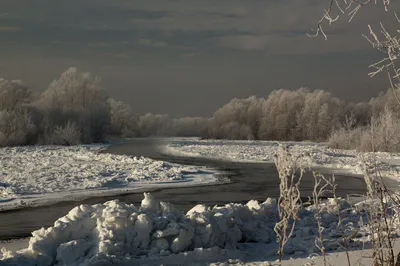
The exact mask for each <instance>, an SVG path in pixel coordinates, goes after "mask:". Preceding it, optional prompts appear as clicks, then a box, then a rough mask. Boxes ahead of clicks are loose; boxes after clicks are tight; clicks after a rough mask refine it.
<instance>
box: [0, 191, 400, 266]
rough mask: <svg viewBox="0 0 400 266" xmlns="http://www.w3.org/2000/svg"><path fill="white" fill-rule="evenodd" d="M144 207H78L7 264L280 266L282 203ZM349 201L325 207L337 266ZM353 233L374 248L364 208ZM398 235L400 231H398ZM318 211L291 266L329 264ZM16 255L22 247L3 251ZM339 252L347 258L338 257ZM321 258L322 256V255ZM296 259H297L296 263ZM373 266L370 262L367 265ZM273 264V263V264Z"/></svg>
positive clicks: (293, 247)
mask: <svg viewBox="0 0 400 266" xmlns="http://www.w3.org/2000/svg"><path fill="white" fill-rule="evenodd" d="M144 196H145V197H144V199H143V201H142V204H141V206H137V207H136V206H134V205H130V204H125V203H122V202H119V201H109V202H106V203H104V204H97V205H92V206H89V205H81V206H78V207H75V208H74V209H73V210H71V211H70V212H69V213H68V214H67V215H66V216H64V217H62V218H60V219H58V220H57V221H56V222H55V223H54V226H53V227H50V228H48V229H44V228H42V229H40V230H37V231H35V232H33V233H32V237H31V238H30V239H29V243H27V241H26V240H24V241H22V245H28V247H27V248H26V249H22V250H19V251H16V252H15V251H14V252H13V251H11V250H7V249H4V248H3V249H2V250H1V252H0V258H1V259H2V261H0V264H1V265H27V266H28V265H40V266H49V265H77V266H78V265H82V266H83V265H160V264H172V265H188V264H190V265H193V264H195V263H197V264H198V265H206V264H209V263H212V262H214V263H216V264H215V265H228V264H237V265H244V264H246V263H247V265H252V264H253V263H254V264H253V265H272V264H273V265H276V263H274V262H275V261H276V248H277V243H276V237H275V233H274V231H273V227H274V225H275V223H276V221H277V206H276V201H275V200H274V199H270V198H269V199H267V200H266V201H265V202H257V201H254V200H253V201H249V202H248V203H247V204H245V205H242V204H234V203H231V204H227V205H225V206H215V207H213V208H211V207H208V206H204V205H197V206H194V207H193V208H192V209H191V210H189V211H188V212H187V213H186V214H184V213H182V212H180V211H179V210H178V209H176V208H175V207H174V206H173V205H172V204H169V203H165V202H159V201H158V200H157V199H155V198H154V197H153V196H152V195H151V194H148V193H145V195H144ZM348 207H349V204H348V203H347V202H346V201H345V200H339V202H338V204H337V203H336V202H335V201H334V200H329V201H327V202H326V203H323V204H322V205H321V210H322V213H321V217H322V226H323V227H324V231H323V234H324V239H325V240H326V241H325V242H324V245H325V247H326V250H327V251H328V252H334V253H331V254H330V255H329V257H328V261H329V262H330V263H331V264H332V265H345V264H347V263H346V259H345V255H344V253H343V252H340V248H339V246H340V244H339V242H340V241H341V230H340V229H338V227H337V223H338V218H337V214H336V211H337V210H342V211H344V210H347V209H348ZM342 218H343V221H344V226H345V228H347V229H346V230H347V232H348V234H351V232H354V238H353V241H352V242H350V243H349V249H350V250H352V249H353V250H355V249H360V248H361V247H362V245H363V242H368V240H369V235H368V229H366V228H365V227H363V225H362V223H359V221H360V220H363V221H365V220H366V213H365V211H364V210H363V206H362V205H359V209H353V210H349V211H344V212H343V216H342ZM396 233H398V232H396ZM317 235H318V230H317V225H316V221H315V208H314V207H308V208H305V209H304V210H302V211H301V213H300V220H299V221H298V222H297V225H296V229H295V231H294V237H293V238H291V239H290V240H289V242H288V243H287V245H286V247H285V253H286V254H287V256H286V258H285V263H284V264H283V265H322V258H320V257H316V258H314V257H313V255H311V256H310V254H313V253H315V252H317V251H318V250H317V249H316V248H315V245H314V241H315V237H316V236H317ZM13 245H14V248H13V249H14V250H15V249H17V248H16V246H18V245H19V247H21V242H15V243H8V244H3V246H6V247H7V246H8V247H10V248H12V247H13ZM338 251H339V253H338ZM367 254H368V251H365V254H362V252H361V251H352V252H351V254H350V255H351V260H352V261H357V260H358V259H360V258H361V256H365V257H367ZM314 256H315V255H314ZM291 258H295V259H291ZM364 262H365V263H366V265H368V264H369V263H370V261H369V259H368V258H365V259H364ZM270 263H271V264H270Z"/></svg>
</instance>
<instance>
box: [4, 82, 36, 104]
mask: <svg viewBox="0 0 400 266" xmlns="http://www.w3.org/2000/svg"><path fill="white" fill-rule="evenodd" d="M31 101H32V94H31V91H30V90H29V88H28V87H27V86H26V85H25V84H24V83H23V82H22V81H21V80H12V81H9V80H5V79H2V78H0V110H14V109H16V108H19V107H21V106H23V105H26V104H29V103H31Z"/></svg>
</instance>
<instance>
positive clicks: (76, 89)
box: [0, 68, 208, 146]
mask: <svg viewBox="0 0 400 266" xmlns="http://www.w3.org/2000/svg"><path fill="white" fill-rule="evenodd" d="M207 121H208V119H206V118H197V117H194V118H179V119H172V118H170V117H169V116H168V115H159V114H151V113H149V114H146V115H143V116H139V115H137V114H136V113H135V112H134V111H133V110H132V108H131V107H130V106H129V105H127V104H125V103H123V102H121V101H118V100H115V99H113V98H111V97H109V96H108V95H107V91H106V90H105V89H104V88H103V87H102V84H101V79H100V78H99V77H96V76H93V75H91V74H90V73H80V72H79V71H77V69H76V68H69V69H68V70H67V71H65V72H64V73H62V74H61V76H60V77H59V78H58V79H57V80H54V81H53V82H51V84H50V85H49V87H48V88H47V89H46V90H45V91H44V92H42V93H41V94H40V95H38V96H36V97H35V96H34V95H33V93H32V91H31V90H30V89H29V88H28V87H27V86H26V85H25V84H24V83H23V82H22V81H20V80H13V81H8V80H5V79H0V146H17V145H33V144H43V145H46V144H55V145H75V144H80V143H94V142H103V141H105V139H106V137H107V136H120V137H147V136H200V133H201V132H202V131H203V130H204V129H203V127H204V126H205V125H207Z"/></svg>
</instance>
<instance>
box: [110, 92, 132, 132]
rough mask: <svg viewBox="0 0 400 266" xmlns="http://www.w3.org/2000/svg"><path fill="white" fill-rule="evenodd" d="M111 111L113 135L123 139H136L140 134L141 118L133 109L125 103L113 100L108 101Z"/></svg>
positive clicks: (111, 130)
mask: <svg viewBox="0 0 400 266" xmlns="http://www.w3.org/2000/svg"><path fill="white" fill-rule="evenodd" d="M108 106H109V110H110V130H109V133H110V134H111V135H116V136H122V137H134V136H136V135H137V134H138V121H139V116H138V115H136V114H135V113H134V112H133V111H132V108H131V107H130V106H129V105H127V104H125V103H124V102H121V101H117V100H115V99H113V98H110V99H108Z"/></svg>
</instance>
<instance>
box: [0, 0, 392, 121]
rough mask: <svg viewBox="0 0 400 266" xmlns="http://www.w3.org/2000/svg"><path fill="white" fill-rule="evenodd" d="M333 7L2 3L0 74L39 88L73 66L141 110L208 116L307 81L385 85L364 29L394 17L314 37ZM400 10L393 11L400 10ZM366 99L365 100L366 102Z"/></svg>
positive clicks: (358, 91) (374, 13)
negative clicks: (372, 73)
mask: <svg viewBox="0 0 400 266" xmlns="http://www.w3.org/2000/svg"><path fill="white" fill-rule="evenodd" d="M326 4H328V3H327V2H325V1H315V0H304V1H298V0H285V1H259V0H217V1H216V0H202V1H196V0H152V1H148V0H136V1H130V0H120V1H110V0H86V1H81V0H70V1H59V0H35V1H32V0H2V1H1V3H0V10H1V13H0V33H1V34H0V57H1V62H0V76H3V77H5V78H21V79H23V80H26V81H27V82H28V83H29V84H31V85H32V86H33V87H34V88H36V89H37V90H41V89H43V88H44V87H46V86H47V84H48V83H49V82H50V81H51V80H52V79H54V78H56V77H57V75H59V74H60V73H61V72H62V71H63V70H65V69H66V68H67V67H69V66H71V65H76V66H78V67H80V68H82V70H85V71H90V72H93V73H95V74H97V75H99V76H101V77H102V78H103V80H104V83H105V85H106V86H107V87H108V89H109V90H110V94H112V95H113V96H115V97H116V98H119V99H122V100H125V101H127V102H129V103H132V104H133V105H134V109H136V110H137V111H138V112H141V113H144V112H147V111H149V112H161V113H171V114H172V115H175V116H185V115H210V114H211V113H212V111H214V109H216V108H217V107H218V106H220V105H222V104H223V103H225V102H227V101H229V100H230V99H231V98H233V97H247V96H250V95H253V94H255V95H259V96H266V95H268V93H269V92H271V91H272V90H273V89H277V88H280V87H285V88H297V87H300V86H309V87H311V88H323V89H326V90H329V91H332V92H333V93H334V94H335V95H338V96H341V97H346V98H348V99H351V100H365V99H367V98H368V97H371V96H373V95H376V94H377V92H378V91H381V90H385V88H386V87H387V84H386V82H385V80H384V79H383V78H375V79H372V80H371V79H369V78H368V76H367V73H368V65H369V64H370V63H372V62H374V61H375V60H377V59H379V55H378V54H377V53H375V52H374V51H373V50H372V49H371V47H370V45H369V44H368V43H367V42H366V41H365V40H364V39H363V38H362V36H361V33H367V24H371V25H372V26H375V27H378V26H379V22H380V21H382V22H384V23H385V25H387V27H388V28H389V29H395V25H396V24H395V23H396V21H395V19H394V17H393V16H392V15H391V14H390V13H389V12H386V13H385V12H384V11H382V7H381V6H370V7H367V8H364V9H363V10H361V11H360V13H359V14H358V15H357V17H356V18H355V19H354V21H353V22H352V23H351V24H348V23H347V22H346V20H345V19H342V20H341V21H340V22H338V23H337V24H335V25H334V26H332V27H331V28H326V32H327V33H328V34H329V40H328V41H324V40H323V39H321V38H318V39H310V38H308V37H307V36H306V33H307V32H309V29H310V28H311V27H313V26H315V24H316V21H317V20H318V19H319V18H320V16H321V14H322V10H323V9H324V8H325V7H326ZM399 6H400V5H399V4H397V3H394V4H393V5H392V6H391V8H392V9H393V10H396V9H398V7H399ZM361 97H362V98H361Z"/></svg>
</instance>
